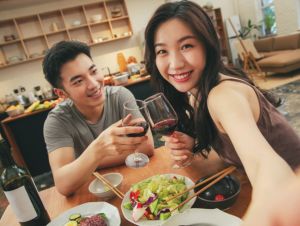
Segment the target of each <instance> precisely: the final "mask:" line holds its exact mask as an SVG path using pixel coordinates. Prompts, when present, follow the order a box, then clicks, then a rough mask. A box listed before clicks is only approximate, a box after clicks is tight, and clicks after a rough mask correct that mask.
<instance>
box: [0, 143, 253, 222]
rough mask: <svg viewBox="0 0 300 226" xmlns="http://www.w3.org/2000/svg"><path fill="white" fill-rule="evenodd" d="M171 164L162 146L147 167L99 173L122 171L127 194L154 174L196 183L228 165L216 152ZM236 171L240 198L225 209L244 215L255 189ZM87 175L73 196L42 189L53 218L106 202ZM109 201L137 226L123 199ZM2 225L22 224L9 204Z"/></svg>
mask: <svg viewBox="0 0 300 226" xmlns="http://www.w3.org/2000/svg"><path fill="white" fill-rule="evenodd" d="M172 164H173V161H172V160H171V158H170V153H169V151H168V150H167V149H166V148H165V147H160V148H157V149H155V151H154V155H153V156H152V157H151V158H150V162H149V164H148V165H147V166H146V167H143V168H138V169H132V168H128V167H126V166H125V165H121V166H116V167H111V168H107V169H101V170H99V171H98V172H99V173H101V174H102V175H103V174H105V173H110V172H118V173H121V174H122V175H123V177H124V179H123V181H122V184H121V188H120V190H121V191H122V192H123V193H126V192H127V191H128V190H129V189H130V187H131V186H132V185H133V184H135V183H137V182H139V181H141V180H143V179H146V178H148V177H151V176H153V175H157V174H169V173H174V174H179V175H183V176H186V177H189V178H190V179H192V180H193V181H194V182H196V181H197V180H198V179H199V178H201V177H203V176H207V175H211V174H214V173H216V172H218V171H220V170H222V169H223V168H225V167H226V164H225V163H224V162H223V161H222V160H221V159H220V158H219V156H218V155H217V154H216V153H215V152H214V151H212V152H211V153H210V154H209V157H208V159H203V158H201V157H195V160H194V161H193V163H192V164H191V165H190V166H188V167H186V168H182V169H173V168H172ZM233 174H234V175H235V176H236V177H237V178H238V179H239V181H240V183H241V191H240V194H239V196H238V198H237V201H236V202H235V203H234V204H233V206H231V207H230V208H229V209H227V210H225V212H227V213H229V214H232V215H235V216H237V217H240V218H241V217H243V215H244V214H245V212H246V209H247V207H248V205H249V203H250V200H251V191H252V188H251V185H250V183H249V180H248V178H247V176H246V175H245V174H244V172H243V171H239V170H236V171H235V172H234V173H233ZM87 177H89V178H88V180H87V182H86V183H85V184H84V185H83V186H82V187H81V188H80V189H79V190H77V191H76V193H75V194H74V195H72V196H70V197H65V196H63V195H61V194H60V193H59V192H58V191H57V190H56V188H55V187H51V188H48V189H46V190H43V191H41V192H40V196H41V199H42V200H43V203H44V205H45V207H46V209H47V211H48V213H49V215H50V218H51V219H54V218H56V217H58V216H59V215H60V214H61V213H63V212H64V211H66V210H68V209H70V208H73V207H75V206H77V205H80V204H83V203H86V202H97V201H103V200H101V199H100V198H98V197H96V196H94V195H93V194H91V193H90V192H89V190H88V186H89V183H90V182H91V181H92V180H93V179H94V177H93V176H92V175H87ZM107 202H109V203H110V204H112V205H114V206H116V207H117V208H118V210H119V213H120V216H121V226H132V225H134V224H132V223H131V222H129V221H127V220H126V219H125V217H124V216H123V214H122V211H121V202H122V200H121V199H120V198H118V197H115V198H113V199H111V200H109V201H107ZM0 225H1V226H18V225H19V224H18V222H17V220H16V218H15V215H14V213H13V212H12V210H11V208H10V206H8V207H7V209H6V210H5V212H4V214H3V216H2V218H1V220H0Z"/></svg>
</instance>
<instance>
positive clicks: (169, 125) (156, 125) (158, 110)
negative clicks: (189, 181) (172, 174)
mask: <svg viewBox="0 0 300 226" xmlns="http://www.w3.org/2000/svg"><path fill="white" fill-rule="evenodd" d="M145 102H146V105H147V114H148V117H147V118H148V122H149V124H150V126H151V128H152V131H153V132H154V133H158V134H160V135H162V136H172V134H173V133H174V131H175V130H176V127H177V123H178V117H177V114H176V112H175V110H174V109H173V107H172V105H171V104H170V102H169V101H168V99H167V98H166V97H165V96H164V94H163V93H158V94H155V95H153V96H151V97H148V98H147V99H146V100H145ZM191 160H192V159H191ZM190 164H191V161H188V162H185V164H183V165H180V166H179V165H178V164H175V165H173V166H172V167H173V168H184V167H186V166H188V165H190Z"/></svg>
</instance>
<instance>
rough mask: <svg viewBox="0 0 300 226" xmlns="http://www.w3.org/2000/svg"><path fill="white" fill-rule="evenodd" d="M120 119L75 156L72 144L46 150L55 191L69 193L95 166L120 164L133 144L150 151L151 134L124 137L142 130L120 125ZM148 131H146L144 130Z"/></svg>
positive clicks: (149, 152) (82, 182)
mask: <svg viewBox="0 0 300 226" xmlns="http://www.w3.org/2000/svg"><path fill="white" fill-rule="evenodd" d="M120 124H121V121H119V122H117V123H115V124H113V125H112V126H110V127H109V128H107V129H106V130H104V131H103V132H102V133H101V134H100V135H99V136H98V137H97V138H96V139H95V140H94V141H93V142H92V143H91V144H90V145H89V146H88V147H87V148H86V149H85V151H84V152H83V153H82V154H81V155H80V156H79V157H78V158H77V159H75V157H74V149H73V148H72V147H62V148H58V149H56V150H54V151H52V152H50V153H49V161H50V165H51V169H52V173H53V177H54V181H55V186H56V187H57V190H58V191H59V192H60V193H61V194H63V195H66V196H68V195H71V194H72V193H74V192H75V191H76V190H77V189H78V188H79V187H80V186H81V185H83V184H84V183H85V181H86V180H87V178H89V176H90V175H91V174H92V173H93V172H94V171H95V170H96V168H97V167H100V168H104V167H110V166H114V165H118V164H123V163H124V160H125V158H126V156H127V155H129V154H130V153H131V152H133V151H134V150H135V149H136V148H137V147H139V146H141V147H140V150H141V151H142V150H143V152H144V153H146V154H148V155H151V154H153V139H152V135H151V134H150V136H149V137H148V135H147V136H144V137H127V136H126V134H130V133H139V132H142V131H141V130H143V128H141V127H133V126H129V127H120ZM148 133H149V131H148Z"/></svg>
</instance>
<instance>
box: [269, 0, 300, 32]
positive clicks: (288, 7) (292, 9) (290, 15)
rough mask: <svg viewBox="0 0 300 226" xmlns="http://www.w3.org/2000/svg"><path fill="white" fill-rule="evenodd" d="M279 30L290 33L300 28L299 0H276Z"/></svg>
mask: <svg viewBox="0 0 300 226" xmlns="http://www.w3.org/2000/svg"><path fill="white" fill-rule="evenodd" d="M274 5H275V13H276V22H277V32H278V34H280V35H282V34H289V33H293V32H296V31H297V29H298V28H299V24H298V20H299V18H298V17H299V9H298V7H299V0H274Z"/></svg>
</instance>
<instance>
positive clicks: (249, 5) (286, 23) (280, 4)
mask: <svg viewBox="0 0 300 226" xmlns="http://www.w3.org/2000/svg"><path fill="white" fill-rule="evenodd" d="M235 1H236V3H237V5H238V12H239V15H240V19H241V24H242V25H244V26H245V25H246V24H247V21H248V20H249V19H251V21H252V22H253V23H256V24H259V22H260V21H261V20H262V19H263V18H262V15H261V9H260V2H261V0H235ZM299 2H300V0H274V5H275V14H276V23H277V33H278V35H283V34H289V33H293V32H296V30H297V29H299V27H300V22H299V20H300V18H299V17H300V15H299V14H300V9H299V7H300V3H299Z"/></svg>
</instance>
